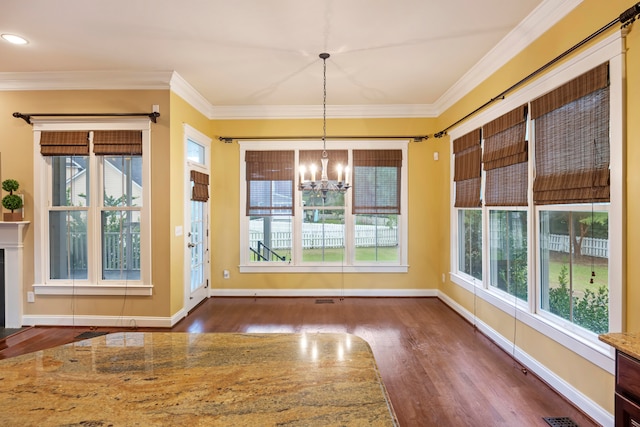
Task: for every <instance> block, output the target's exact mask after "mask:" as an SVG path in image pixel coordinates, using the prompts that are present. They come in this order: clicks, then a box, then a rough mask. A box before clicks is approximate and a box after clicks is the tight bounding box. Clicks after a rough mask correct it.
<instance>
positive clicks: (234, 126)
mask: <svg viewBox="0 0 640 427" xmlns="http://www.w3.org/2000/svg"><path fill="white" fill-rule="evenodd" d="M433 122H434V121H433V119H333V120H328V121H327V129H328V134H329V135H341V136H346V135H352V136H388V135H424V134H427V133H433V132H434V126H433ZM321 131H322V122H321V121H320V120H304V119H296V120H228V121H223V120H216V121H213V133H214V134H215V135H216V136H243V137H256V138H259V137H266V136H306V135H312V136H313V135H318V134H320V133H321ZM447 149H448V148H447V147H446V145H443V144H442V143H441V142H440V141H436V140H432V139H430V140H428V141H426V142H419V143H418V142H411V143H410V144H409V150H408V151H409V154H408V157H409V159H408V160H409V164H408V170H409V183H408V188H409V209H408V215H409V230H410V233H409V249H408V252H409V265H410V268H409V272H408V273H402V274H346V275H340V274H290V273H287V274H239V272H238V264H239V262H240V255H239V253H240V241H239V237H238V236H239V232H240V223H239V216H240V215H239V214H240V210H239V209H240V199H239V197H240V181H239V179H240V178H239V168H240V157H239V153H240V147H239V145H238V144H237V143H231V144H225V143H222V142H219V141H217V140H216V142H214V144H213V149H212V158H213V171H212V178H213V180H212V199H213V200H212V215H213V218H212V227H213V229H212V235H213V236H215V242H214V243H213V245H212V254H211V255H212V285H213V288H214V289H235V290H241V289H318V288H320V289H335V290H336V295H338V292H339V291H340V290H341V289H342V288H343V287H344V288H345V289H436V288H437V287H438V283H440V277H441V275H442V274H443V273H444V272H446V271H447V270H445V269H443V264H442V262H441V260H442V254H441V251H442V247H443V244H444V243H445V242H447V240H448V236H447V234H446V232H445V230H443V227H442V221H446V218H448V210H447V209H446V206H447V205H446V203H447V200H448V187H447V185H440V184H441V183H442V181H443V179H442V178H443V177H445V176H448V170H449V163H448V159H447V156H446V155H443V156H442V157H441V158H440V160H438V161H435V160H433V153H434V151H438V150H440V151H442V150H445V151H444V152H446V150H447ZM435 183H438V185H436V184H435ZM225 269H226V270H229V271H230V272H231V278H230V279H228V280H223V279H222V270H225Z"/></svg>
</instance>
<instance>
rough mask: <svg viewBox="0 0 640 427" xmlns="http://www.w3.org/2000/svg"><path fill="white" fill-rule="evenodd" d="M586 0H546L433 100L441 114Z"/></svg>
mask: <svg viewBox="0 0 640 427" xmlns="http://www.w3.org/2000/svg"><path fill="white" fill-rule="evenodd" d="M582 1H583V0H545V1H544V2H542V3H540V5H539V6H538V7H537V8H535V9H534V10H533V11H532V12H531V13H530V14H529V15H528V16H527V17H526V18H525V19H523V20H522V22H520V24H518V26H517V27H515V28H514V29H513V30H511V32H509V34H507V35H506V36H505V37H504V38H503V39H502V40H500V42H499V43H498V44H497V45H495V46H494V47H493V49H491V50H490V51H489V53H487V54H486V55H485V56H484V57H483V58H482V59H480V61H478V62H477V63H476V64H475V65H474V66H473V67H472V68H471V69H469V71H467V72H466V73H465V74H464V75H463V76H462V77H461V78H460V79H459V80H458V81H457V82H456V83H454V85H453V86H451V87H450V88H449V89H448V90H447V91H446V92H445V93H444V94H443V95H442V96H441V97H440V98H438V100H437V101H436V102H435V103H434V109H435V110H436V111H437V112H438V115H440V114H442V113H443V112H445V111H446V110H447V109H448V108H450V107H452V106H453V105H454V104H455V103H456V102H458V101H459V100H461V99H462V98H463V97H464V96H465V95H466V94H468V93H469V92H471V90H473V89H474V88H476V87H477V86H478V85H480V83H482V82H483V81H484V80H486V79H487V78H489V77H490V76H491V75H492V74H493V73H495V72H496V71H498V70H499V69H500V68H501V67H502V66H504V65H505V64H506V63H507V62H509V61H510V60H511V59H513V58H514V57H515V56H516V55H517V54H519V53H520V52H522V51H523V50H524V49H525V48H526V47H527V46H529V45H530V44H531V43H532V42H533V41H534V40H536V39H537V38H538V37H540V36H541V35H543V34H544V33H545V32H547V31H548V30H549V29H550V28H551V27H553V26H554V25H555V24H557V23H558V22H559V21H560V20H561V19H563V18H564V17H565V16H567V15H568V14H569V13H570V12H571V11H572V10H573V9H575V8H576V7H577V6H578V5H579V4H580V3H582Z"/></svg>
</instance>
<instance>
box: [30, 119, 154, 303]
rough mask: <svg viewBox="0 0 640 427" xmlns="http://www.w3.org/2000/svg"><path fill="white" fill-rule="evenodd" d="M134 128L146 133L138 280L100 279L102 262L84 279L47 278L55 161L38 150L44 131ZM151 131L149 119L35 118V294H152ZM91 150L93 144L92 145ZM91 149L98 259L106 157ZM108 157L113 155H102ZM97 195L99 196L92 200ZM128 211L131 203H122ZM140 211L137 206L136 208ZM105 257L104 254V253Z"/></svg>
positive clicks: (93, 241)
mask: <svg viewBox="0 0 640 427" xmlns="http://www.w3.org/2000/svg"><path fill="white" fill-rule="evenodd" d="M74 130H75V131H97V130H136V131H141V132H142V179H143V186H142V207H141V209H140V246H141V247H140V252H141V254H140V257H141V259H140V280H127V279H124V280H102V279H100V269H101V268H102V267H101V262H99V261H98V262H95V263H94V264H92V266H91V267H89V271H88V273H87V276H88V277H87V279H86V280H77V279H69V280H66V279H49V238H48V232H49V211H50V205H49V200H50V191H51V188H50V187H51V185H50V184H51V170H52V167H51V162H50V160H49V159H47V158H46V157H45V156H42V155H41V154H40V135H41V133H42V132H43V131H74ZM150 130H151V125H150V122H149V120H147V119H131V120H126V121H123V120H122V119H120V120H108V119H106V120H100V121H88V120H34V124H33V135H34V136H33V144H34V145H33V150H34V151H33V153H34V184H35V185H34V204H35V209H34V213H35V221H34V244H35V247H34V265H35V269H34V273H35V274H34V284H33V288H34V292H35V293H36V294H40V295H137V296H151V295H152V292H153V284H152V277H151V248H152V245H151V232H150V228H151V166H150V161H151V160H150V159H151V154H150V148H151V140H150ZM90 148H91V147H90ZM98 157H99V156H97V155H95V154H93V151H92V150H91V149H90V152H89V162H88V164H89V170H90V173H91V181H90V188H91V197H92V201H91V203H92V205H91V207H90V208H89V210H88V211H89V218H88V220H87V232H88V234H89V236H88V243H87V244H88V253H89V257H93V258H96V257H97V254H100V253H101V250H102V249H101V242H100V228H101V215H102V212H103V210H104V206H103V204H102V202H103V194H102V185H103V171H104V160H103V159H98ZM104 157H109V156H104ZM93 199H95V200H93ZM123 209H125V210H128V207H123ZM136 210H137V209H136ZM100 258H102V257H100Z"/></svg>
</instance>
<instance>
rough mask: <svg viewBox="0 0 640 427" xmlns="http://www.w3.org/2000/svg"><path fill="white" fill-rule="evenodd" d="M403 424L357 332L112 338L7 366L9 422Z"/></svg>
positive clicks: (1, 372)
mask: <svg viewBox="0 0 640 427" xmlns="http://www.w3.org/2000/svg"><path fill="white" fill-rule="evenodd" d="M276 424H277V425H304V426H314V425H321V426H338V425H340V426H343V425H363V426H395V425H397V420H396V417H395V414H394V412H393V408H392V407H391V404H390V402H389V399H388V396H387V393H386V390H385V387H384V384H383V383H382V380H381V378H380V374H379V372H378V368H377V365H376V362H375V359H374V358H373V354H372V352H371V349H370V347H369V345H368V344H367V343H366V342H365V341H364V340H362V339H360V338H358V337H356V336H353V335H349V334H233V333H229V334H223V333H206V334H188V333H177V332H166V333H164V332H163V333H155V332H154V333H151V332H146V333H145V332H130V333H116V334H109V335H105V336H101V337H97V338H93V339H89V340H84V341H80V342H77V343H73V344H67V345H64V346H60V347H56V348H52V349H48V350H43V351H39V352H35V353H30V354H26V355H23V356H18V357H14V358H10V359H5V360H1V361H0V425H3V426H5V425H6V426H13V425H20V426H135V425H138V426H145V427H147V426H166V425H170V426H211V425H225V426H268V425H276Z"/></svg>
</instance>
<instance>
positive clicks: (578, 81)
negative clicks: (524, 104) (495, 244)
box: [531, 63, 610, 334]
mask: <svg viewBox="0 0 640 427" xmlns="http://www.w3.org/2000/svg"><path fill="white" fill-rule="evenodd" d="M609 98H610V96H609V64H608V63H605V64H602V65H600V66H598V67H596V68H594V69H593V70H590V71H588V72H587V73H585V74H582V75H580V76H578V77H576V78H575V79H573V80H571V81H569V82H568V83H566V84H564V85H562V86H560V87H559V88H557V89H555V90H553V91H552V92H550V93H548V94H546V95H543V96H541V97H539V98H537V99H535V100H534V101H532V103H531V105H532V116H533V118H534V120H535V121H534V126H535V134H536V179H535V181H534V187H533V190H534V193H533V194H534V201H535V203H536V204H537V205H538V206H539V209H538V211H539V221H540V224H539V227H540V236H539V239H540V253H539V263H540V271H541V274H540V302H541V305H540V309H541V310H543V311H545V312H548V313H551V314H553V315H554V316H558V317H560V318H562V319H564V320H567V321H569V322H570V323H571V324H575V325H577V326H580V327H582V328H585V329H587V330H589V331H591V332H594V333H598V334H599V333H604V332H608V330H609V314H608V313H609V286H608V270H609V260H608V258H609V257H608V253H607V247H608V244H609V234H608V222H609V220H608V214H607V212H606V211H602V208H600V207H599V206H598V207H596V204H598V205H599V204H603V207H604V208H605V209H607V205H608V202H609V199H610V188H609V163H610V147H609V117H610V111H609ZM568 204H571V206H567V207H563V206H561V205H568ZM548 205H555V210H548V209H547V208H546V206H548ZM590 209H591V212H589V210H590ZM596 246H597V247H599V248H600V249H597V248H596Z"/></svg>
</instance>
